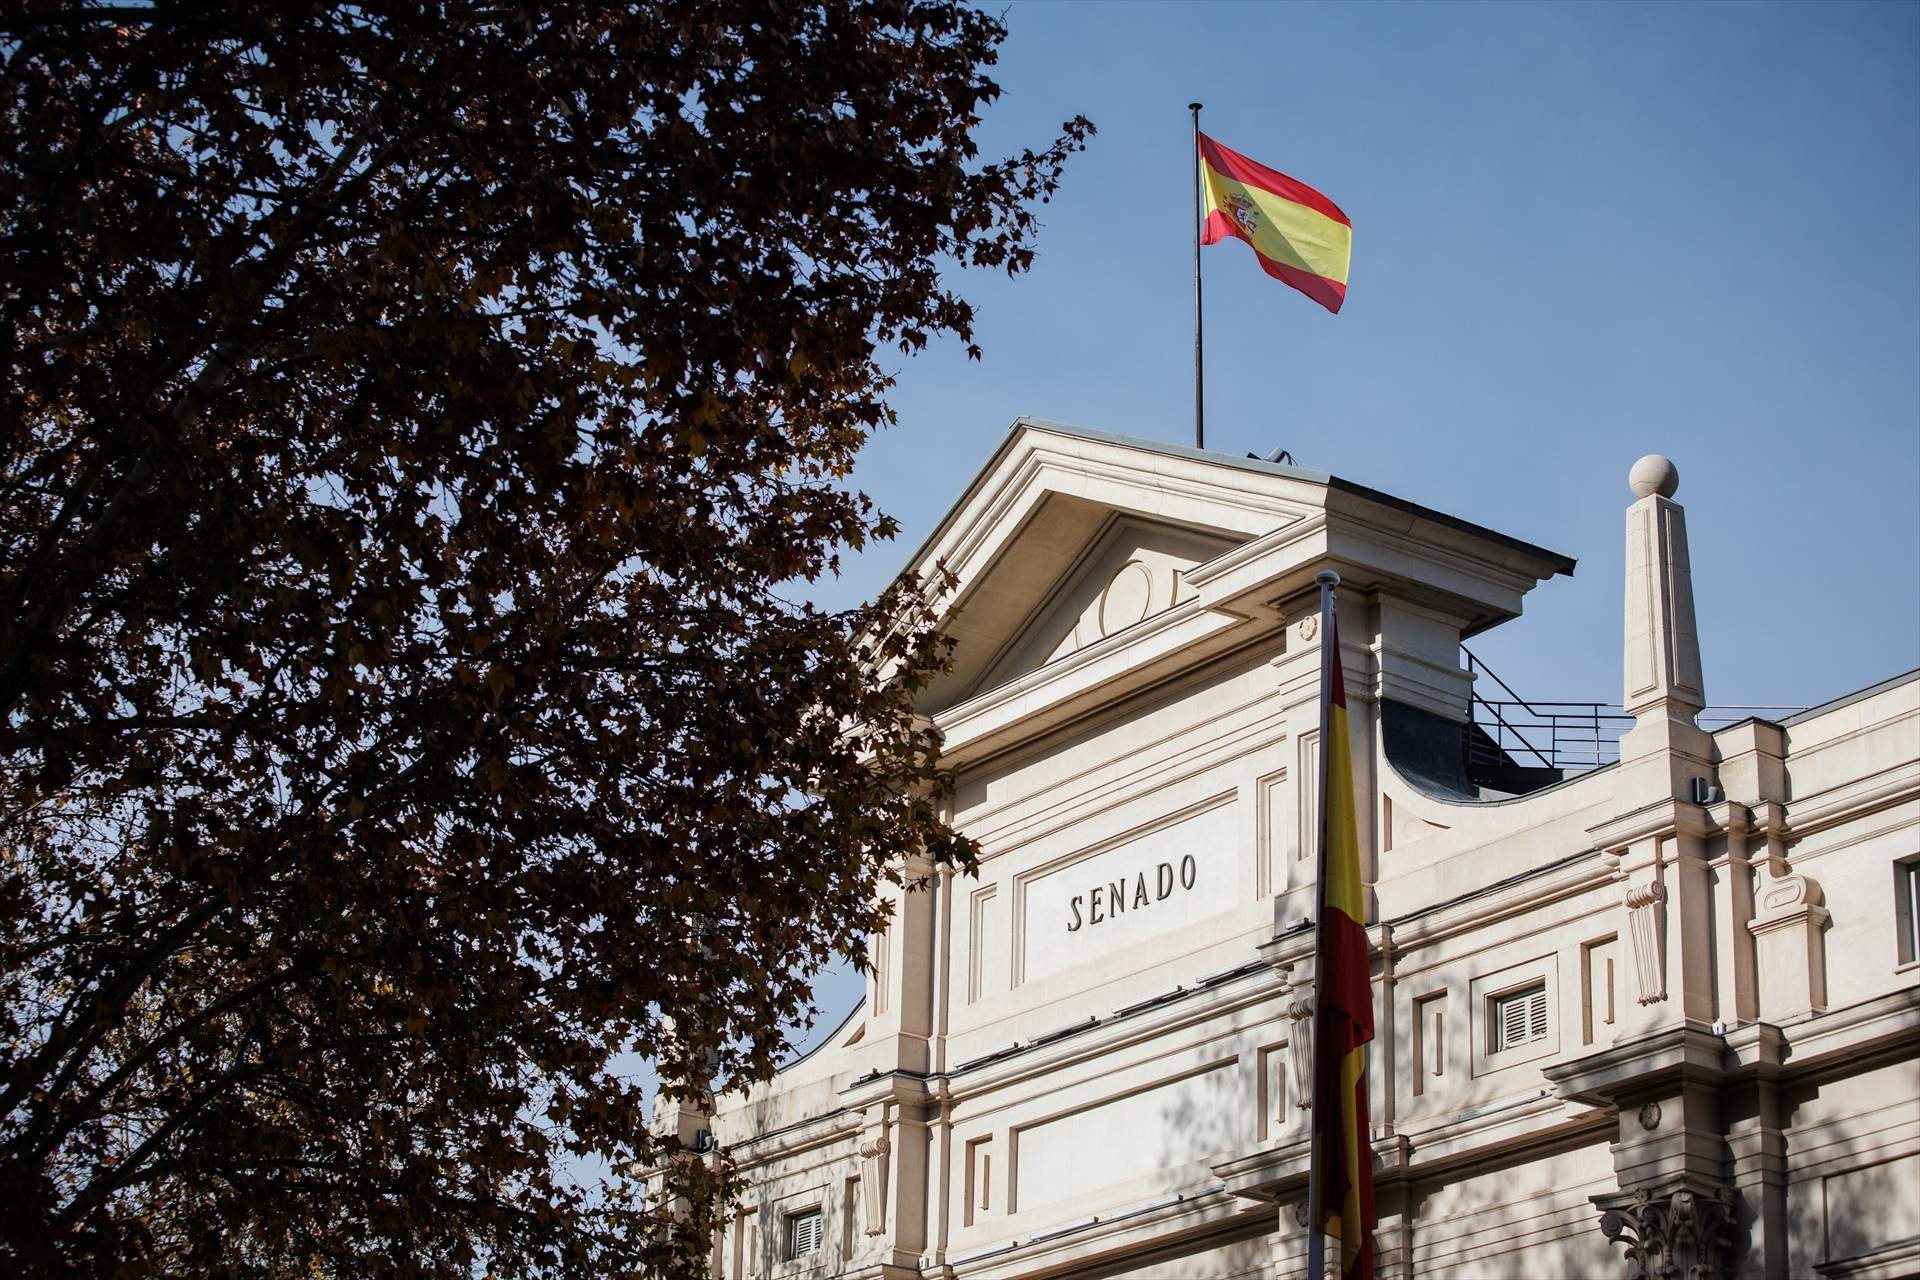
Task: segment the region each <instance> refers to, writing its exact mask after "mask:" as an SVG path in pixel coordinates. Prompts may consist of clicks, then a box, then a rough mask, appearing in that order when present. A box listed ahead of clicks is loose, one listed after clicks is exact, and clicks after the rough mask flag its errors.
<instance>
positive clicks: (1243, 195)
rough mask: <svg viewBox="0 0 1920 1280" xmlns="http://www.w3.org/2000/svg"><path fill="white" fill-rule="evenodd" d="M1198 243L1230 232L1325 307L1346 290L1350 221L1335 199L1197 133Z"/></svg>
mask: <svg viewBox="0 0 1920 1280" xmlns="http://www.w3.org/2000/svg"><path fill="white" fill-rule="evenodd" d="M1200 189H1201V192H1202V193H1203V194H1202V199H1203V200H1204V201H1205V207H1206V218H1205V222H1204V224H1203V225H1202V228H1201V232H1200V242H1201V243H1202V244H1218V243H1219V242H1220V241H1222V240H1225V239H1226V238H1227V237H1228V236H1238V237H1239V238H1240V239H1242V240H1245V241H1246V242H1247V243H1248V244H1249V245H1252V246H1253V252H1254V254H1255V256H1257V257H1258V258H1259V259H1260V266H1261V269H1262V270H1264V271H1265V272H1266V273H1267V274H1268V275H1270V276H1272V277H1273V278H1274V279H1276V280H1279V281H1281V282H1282V283H1284V284H1289V285H1292V286H1293V287H1294V288H1296V289H1298V290H1299V291H1300V292H1302V293H1304V294H1306V295H1307V296H1308V297H1309V298H1312V299H1313V300H1314V301H1315V302H1317V303H1319V304H1320V305H1321V306H1323V307H1325V308H1326V309H1327V310H1329V311H1334V312H1338V311H1339V310H1340V304H1341V303H1342V302H1344V301H1346V298H1347V261H1348V259H1349V258H1351V257H1352V256H1353V224H1352V223H1351V222H1349V221H1348V220H1347V215H1346V214H1344V213H1342V212H1340V206H1339V205H1337V204H1335V203H1334V202H1333V201H1331V200H1329V199H1327V198H1326V197H1325V196H1323V195H1321V194H1320V193H1319V192H1318V191H1315V190H1314V189H1313V188H1312V187H1310V186H1308V185H1307V184H1306V183H1304V182H1297V181H1295V180H1294V179H1292V178H1289V177H1288V176H1287V175H1286V174H1284V173H1281V172H1280V171H1279V170H1277V169H1269V168H1267V166H1265V165H1263V164H1261V163H1259V162H1258V161H1254V160H1249V159H1247V158H1246V157H1245V156H1243V155H1241V154H1240V153H1239V152H1238V151H1229V150H1227V148H1225V147H1223V146H1221V145H1220V144H1219V143H1217V142H1215V141H1214V140H1213V139H1212V138H1209V137H1208V136H1207V135H1206V134H1204V133H1203V134H1201V135H1200Z"/></svg>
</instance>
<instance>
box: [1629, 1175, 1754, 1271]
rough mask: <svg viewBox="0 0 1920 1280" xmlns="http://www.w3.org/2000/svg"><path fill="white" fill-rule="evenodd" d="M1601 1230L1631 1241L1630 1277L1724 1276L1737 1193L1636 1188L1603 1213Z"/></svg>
mask: <svg viewBox="0 0 1920 1280" xmlns="http://www.w3.org/2000/svg"><path fill="white" fill-rule="evenodd" d="M1600 1232H1601V1234H1602V1235H1604V1236H1606V1238H1607V1239H1608V1240H1609V1241H1612V1242H1614V1243H1616V1244H1624V1245H1626V1246H1627V1280H1724V1278H1725V1277H1726V1276H1727V1274H1728V1268H1727V1264H1728V1261H1729V1259H1730V1257H1731V1255H1732V1252H1733V1193H1732V1192H1731V1191H1728V1190H1727V1189H1726V1188H1724V1187H1717V1188H1714V1189H1713V1190H1711V1191H1706V1192H1701V1191H1694V1190H1690V1189H1686V1188H1682V1189H1681V1190H1679V1191H1672V1192H1661V1193H1655V1192H1652V1191H1640V1192H1636V1193H1634V1194H1633V1195H1631V1196H1629V1197H1624V1198H1623V1202H1622V1203H1618V1204H1616V1205H1615V1206H1614V1207H1613V1208H1610V1209H1608V1210H1607V1211H1606V1212H1605V1213H1603V1214H1602V1215H1601V1216H1600Z"/></svg>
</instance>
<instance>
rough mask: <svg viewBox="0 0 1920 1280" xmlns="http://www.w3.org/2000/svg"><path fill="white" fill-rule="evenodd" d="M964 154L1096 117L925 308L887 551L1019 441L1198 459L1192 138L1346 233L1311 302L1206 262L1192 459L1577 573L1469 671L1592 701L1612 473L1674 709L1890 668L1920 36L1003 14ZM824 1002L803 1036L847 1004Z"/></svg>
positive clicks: (846, 982)
mask: <svg viewBox="0 0 1920 1280" xmlns="http://www.w3.org/2000/svg"><path fill="white" fill-rule="evenodd" d="M1005 13H1006V21H1007V25H1008V27H1009V30H1010V35H1009V37H1008V40H1007V43H1006V45H1005V47H1004V50H1003V56H1002V60H1001V65H1000V67H999V68H998V69H997V71H996V73H995V78H996V79H997V80H998V81H999V82H1000V84H1001V85H1002V87H1003V88H1004V90H1005V94H1004V97H1003V98H1002V100H1001V102H1000V103H999V104H997V105H996V106H995V108H994V109H993V110H992V111H991V113H990V114H989V116H988V118H987V121H986V125H985V127H984V129H983V131H982V134H981V141H982V147H983V151H984V153H985V154H986V155H988V156H994V155H998V154H1004V153H1006V152H1009V151H1012V150H1015V149H1017V148H1018V147H1020V146H1022V145H1028V144H1034V145H1037V144H1039V143H1041V142H1043V141H1045V140H1047V139H1048V138H1050V137H1051V136H1052V132H1053V131H1054V130H1055V129H1057V127H1058V124H1059V122H1060V121H1061V120H1064V119H1065V118H1067V117H1068V116H1071V115H1073V114H1074V113H1076V112H1079V113H1084V114H1085V115H1087V116H1089V117H1090V118H1091V119H1092V120H1093V121H1094V123H1095V124H1096V125H1097V126H1098V127H1099V130H1100V133H1099V136H1098V137H1097V138H1095V139H1094V141H1093V144H1092V146H1091V148H1090V149H1089V150H1088V152H1087V153H1086V154H1084V155H1081V156H1077V157H1075V160H1074V163H1073V166H1072V168H1071V169H1070V170H1069V172H1068V175H1067V180H1066V183H1065V186H1064V189H1063V190H1062V191H1061V192H1060V194H1059V195H1058V196H1057V197H1056V198H1055V199H1054V200H1053V202H1052V203H1051V204H1050V205H1049V206H1047V208H1046V210H1045V217H1044V222H1045V227H1044V230H1043V232H1042V234H1041V237H1040V241H1039V250H1040V253H1039V261H1038V265H1037V266H1036V268H1035V269H1034V271H1033V272H1031V273H1030V274H1029V275H1027V276H1024V277H1022V278H1021V279H1019V280H1015V281H1008V280H1006V279H1005V278H1004V277H996V276H993V275H990V274H984V273H976V274H973V275H967V276H961V277H959V284H960V286H961V288H962V290H963V291H964V292H965V293H966V294H967V295H968V296H969V297H970V298H972V299H973V300H974V301H975V302H976V304H977V306H978V309H979V322H978V338H979V341H980V343H981V345H982V347H983V348H984V349H985V358H984V360H983V361H981V362H979V363H970V362H968V361H967V360H965V359H964V358H963V356H962V354H961V353H960V352H959V351H958V350H957V349H956V348H955V347H953V346H952V345H949V346H947V347H945V348H941V349H936V350H934V351H931V352H929V353H926V354H924V355H922V356H920V357H917V358H913V359H906V358H902V359H901V361H900V362H899V364H898V378H899V383H898V388H897V391H896V394H895V395H894V397H893V403H894V405H895V407H896V408H897V410H898V411H899V414H900V419H901V421H900V425H899V426H898V427H896V428H894V429H893V430H891V431H889V432H887V433H885V434H883V435H882V436H880V437H879V438H877V439H876V440H875V441H874V442H873V443H872V444H871V445H870V446H869V447H868V450H867V452H866V454H865V455H864V457H863V461H862V463H861V465H860V466H859V468H858V470H857V471H856V473H855V477H854V479H855V483H857V484H858V485H859V486H860V487H861V488H863V489H865V490H866V491H867V492H868V493H870V494H872V495H873V496H874V498H875V499H876V500H877V501H878V502H879V504H880V505H881V507H882V508H883V509H884V510H887V511H889V512H891V513H892V514H894V515H895V516H897V517H898V518H899V519H900V520H901V521H902V524H903V531H902V534H901V536H900V538H899V539H898V540H897V541H896V542H894V543H891V544H881V545H880V546H879V547H878V548H876V549H873V550H870V551H868V552H867V553H866V554H864V555H862V556H860V557H857V558H855V559H853V560H852V561H850V562H849V565H848V568H847V571H846V573H845V575H844V576H843V577H842V578H841V579H840V580H838V581H837V582H833V583H829V584H825V585H824V586H823V587H822V588H821V589H820V591H819V592H818V598H820V599H821V600H822V601H824V602H831V603H836V604H847V603H852V602H853V601H855V600H857V599H861V598H865V597H867V596H869V595H871V594H872V593H873V592H874V591H876V590H877V589H878V588H879V587H880V585H881V584H882V583H883V582H884V581H885V580H886V579H887V578H889V577H891V576H892V575H893V574H894V573H895V572H897V571H898V570H899V569H900V567H901V565H902V563H903V561H904V559H905V557H906V555H907V554H908V553H909V552H910V551H911V549H912V548H913V547H914V546H916V545H918V543H919V542H920V540H921V539H922V538H923V537H924V536H925V535H926V534H927V533H928V532H929V531H930V530H931V529H932V527H933V525H934V523H935V522H936V521H937V520H938V519H939V518H940V516H941V515H942V514H943V513H944V512H945V510H946V509H947V507H948V506H949V505H950V504H951V503H952V502H953V501H954V500H955V499H956V498H957V497H958V496H959V494H960V491H961V489H962V488H963V487H964V486H965V484H966V482H967V480H968V479H969V478H970V477H971V476H972V475H973V473H974V472H975V471H976V470H977V469H978V468H979V467H980V465H981V464H982V463H984V462H985V461H986V459H987V457H988V455H989V454H990V453H991V452H992V450H993V448H994V447H995V445H996V444H997V442H998V441H999V439H1000V438H1001V436H1002V434H1003V433H1004V432H1005V430H1006V429H1007V426H1008V424H1009V423H1010V422H1011V421H1012V420H1013V419H1014V418H1015V417H1016V416H1018V415H1020V414H1032V415H1036V416H1041V417H1048V418H1053V419H1056V420H1060V421H1066V422H1075V423H1082V424H1085V425H1088V426H1094V427H1100V428H1104V429H1107V430H1110V431H1119V432H1124V433H1127V434H1130V435H1136V436H1143V437H1147V438H1150V439H1157V440H1166V441H1170V442H1176V443H1191V440H1192V364H1191V361H1192V345H1193V332H1192V327H1191V326H1192V319H1191V314H1192V295H1191V291H1190V290H1191V283H1190V281H1191V271H1192V239H1191V236H1192V218H1193V211H1192V172H1191V169H1190V167H1189V166H1190V164H1191V160H1190V155H1191V152H1190V147H1191V139H1190V124H1189V119H1188V115H1187V112H1186V109H1185V105H1186V103H1188V102H1189V101H1193V100H1196V99H1198V100H1200V101H1203V102H1205V103H1206V110H1205V112H1204V114H1203V117H1202V122H1203V127H1204V128H1205V129H1206V130H1207V132H1208V133H1209V134H1211V135H1212V136H1214V137H1216V138H1218V139H1219V140H1220V141H1221V142H1223V143H1225V144H1226V145H1228V146H1230V147H1233V148H1234V149H1236V150H1239V151H1243V152H1245V153H1247V154H1248V155H1251V156H1253V157H1254V158H1256V159H1258V160H1260V161H1262V162H1264V163H1266V164H1268V165H1271V166H1273V167H1274V168H1278V169H1281V170H1283V171H1285V172H1287V173H1289V174H1292V175H1293V176H1295V177H1297V178H1300V179H1301V180H1303V181H1305V182H1307V183H1309V184H1311V185H1313V186H1315V187H1318V188H1319V189H1320V190H1322V191H1324V192H1325V193H1326V194H1327V195H1329V196H1330V197H1331V198H1332V199H1333V200H1335V201H1336V202H1337V203H1338V204H1340V206H1341V207H1342V208H1343V209H1344V210H1345V211H1346V212H1347V214H1348V215H1349V216H1350V217H1351V218H1352V220H1353V226H1354V246H1353V270H1352V279H1351V283H1350V286H1349V293H1348V300H1347V305H1346V307H1345V309H1344V310H1343V311H1342V313H1341V314H1340V315H1338V316H1333V315H1329V314H1327V313H1326V312H1324V311H1322V310H1321V309H1320V308H1319V307H1317V306H1315V305H1313V304H1312V303H1310V302H1308V301H1307V300H1306V299H1305V298H1303V297H1301V296H1300V295H1298V294H1295V293H1293V292H1292V291H1290V290H1288V289H1286V288H1285V287H1283V286H1281V285H1279V284H1278V283H1276V282H1274V281H1271V280H1269V279H1268V278H1267V277H1266V276H1264V275H1263V274H1261V272H1260V271H1259V269H1258V268H1257V266H1256V265H1255V263H1254V261H1253V259H1252V256H1251V254H1250V253H1249V252H1248V250H1247V249H1246V247H1245V246H1244V245H1240V244H1238V243H1231V242H1230V243H1226V244H1222V245H1217V246H1212V247H1209V248H1208V249H1206V250H1205V251H1204V255H1203V256H1204V271H1205V280H1206V297H1207V333H1208V344H1207V404H1208V415H1207V437H1208V443H1209V445H1210V446H1211V447H1214V448H1218V449H1221V450H1223V451H1231V452H1236V453H1245V452H1247V451H1249V450H1252V451H1256V452H1261V453H1264V452H1266V451H1267V450H1269V449H1273V448H1276V447H1284V448H1286V449H1289V450H1291V451H1292V453H1293V455H1294V457H1295V458H1296V459H1297V460H1298V461H1299V463H1300V464H1301V465H1302V466H1306V467H1311V468H1315V469H1318V470H1325V471H1331V472H1334V473H1335V474H1337V475H1341V476H1345V477H1347V478H1350V479H1352V480H1355V481H1357V482H1359V483H1362V484H1366V485H1370V486H1372V487H1374V488H1377V489H1383V490H1385V491H1387V492H1389V493H1393V494H1396V495H1398V496H1401V497H1404V498H1407V499H1410V500H1413V501H1416V502H1421V503H1424V504H1426V505H1429V506H1432V507H1437V508H1439V509H1440V510H1442V511H1446V512H1449V513H1451V514H1454V515H1458V516H1460V517H1462V518H1465V519H1468V520H1473V521H1476V522H1478V523H1481V524H1486V525H1490V526H1492V527H1493V528H1496V529H1499V530H1501V531H1503V532H1506V533H1510V534H1513V535H1515V536H1517V537H1521V538H1525V539H1528V540H1530V541H1533V542H1537V543H1539V544H1541V545H1543V546H1546V547H1550V548H1552V549H1553V550H1556V551H1560V552H1564V553H1566V554H1568V555H1572V556H1574V557H1576V558H1577V559H1578V560H1579V562H1580V566H1579V570H1578V572H1577V574H1576V575H1575V576H1574V577H1573V578H1571V579H1567V578H1560V579H1556V580H1554V581H1553V582H1551V583H1549V584H1547V585H1545V586H1543V587H1541V588H1540V589H1539V590H1537V591H1536V592H1534V593H1533V595H1532V596H1530V597H1529V599H1528V603H1527V613H1526V616H1525V617H1523V618H1521V619H1519V620H1518V621H1515V622H1513V623H1509V624H1507V625H1506V626H1504V627H1501V628H1499V629H1497V630H1495V631H1493V632H1491V633H1488V634H1487V635H1485V636H1483V637H1481V638H1480V639H1479V640H1477V641H1476V642H1475V644H1474V648H1475V650H1476V652H1477V653H1479V655H1480V656H1481V657H1482V658H1484V659H1485V660H1486V661H1487V662H1488V663H1489V664H1491V665H1492V667H1493V668H1494V669H1495V670H1496V671H1498V672H1499V673H1500V674H1501V675H1502V676H1503V677H1504V678H1505V679H1506V680H1507V681H1508V682H1509V683H1510V684H1512V685H1513V686H1514V688H1515V689H1516V690H1517V691H1519V692H1520V693H1521V694H1522V695H1523V696H1526V697H1531V698H1538V699H1547V700H1568V701H1608V700H1617V699H1618V697H1619V684H1620V630H1621V618H1620V597H1621V590H1622V588H1621V560H1622V554H1623V553H1622V538H1623V534H1622V511H1623V509H1624V507H1625V506H1626V504H1627V502H1628V501H1629V500H1630V495H1629V493H1628V490H1627V487H1626V474H1627V469H1628V467H1629V466H1631V465H1632V463H1633V461H1634V459H1635V458H1637V457H1639V456H1640V455H1641V454H1643V453H1648V452H1661V453H1666V454H1668V455H1669V456H1670V457H1672V458H1673V459H1674V461H1675V462H1676V463H1677V464H1678V466H1679V468H1680V475H1681V483H1680V491H1679V494H1678V495H1677V496H1678V499H1679V501H1680V502H1681V503H1682V504H1684V505H1685V506H1686V508H1687V513H1688V521H1689V528H1690V532H1691V536H1692V550H1693V567H1694V584H1695V592H1696V599H1697V603H1698V608H1699V629H1700V639H1701V645H1702V649H1703V655H1704V665H1705V671H1706V681H1707V691H1708V695H1709V697H1710V699H1711V700H1712V701H1714V702H1716V703H1743V704H1755V703H1764V704H1787V705H1805V704H1809V703H1815V702H1819V701H1822V700H1825V699H1828V698H1832V697H1835V696H1838V695H1841V694H1844V693H1847V692H1850V691H1852V690H1853V689H1856V688H1859V687H1862V686H1864V685H1867V684H1871V683H1873V682H1875V681H1878V680H1880V679H1884V678H1885V677H1887V676H1890V675H1894V674H1897V673H1899V672H1901V671H1905V670H1907V669H1909V668H1912V667H1914V666H1916V665H1920V70H1917V69H1920V5H1915V4H1894V3H1884V4H1864V5H1848V4H1821V5H1813V4H1795V5H1736V4H1711V5H1706V4H1701V5H1685V6H1662V5H1654V4H1630V5H1618V6H1612V5H1604V4H1579V5H1500V4H1483V5H1469V4H1432V5H1397V4H1364V5H1362V4H1353V5H1325V6H1321V5H1307V4H1287V5H1277V4H1276V5H1264V4H1200V3H1188V4H1167V5H1162V4H1149V3H1129V4H1094V3H1060V2H1055V3H1034V2H1031V0H1028V2H1021V3H1015V4H1012V5H1011V6H1010V7H1008V8H1007V9H1006V11H1005ZM857 994H858V985H857V981H854V980H853V979H851V977H850V976H848V975H844V974H840V975H834V976H830V977H829V979H828V980H827V981H825V982H824V983H823V984H822V987H821V995H822V1002H823V1005H824V1006H825V1009H826V1012H827V1014H828V1016H827V1017H826V1018H825V1019H823V1028H822V1029H824V1028H825V1025H826V1024H830V1023H831V1022H832V1021H834V1020H836V1018H837V1014H839V1013H841V1012H844V1011H845V1009H846V1008H848V1007H850V1005H851V1002H852V1000H853V999H855V998H857Z"/></svg>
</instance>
